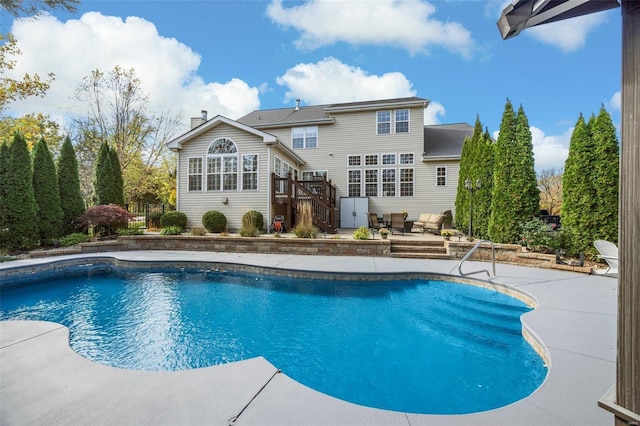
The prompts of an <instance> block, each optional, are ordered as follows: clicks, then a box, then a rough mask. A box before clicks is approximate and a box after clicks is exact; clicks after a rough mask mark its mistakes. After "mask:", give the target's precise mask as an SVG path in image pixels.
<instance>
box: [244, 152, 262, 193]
mask: <svg viewBox="0 0 640 426" xmlns="http://www.w3.org/2000/svg"><path fill="white" fill-rule="evenodd" d="M257 189H258V154H244V155H243V156H242V190H243V191H244V190H257Z"/></svg>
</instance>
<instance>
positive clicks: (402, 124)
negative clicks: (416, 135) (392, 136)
mask: <svg viewBox="0 0 640 426" xmlns="http://www.w3.org/2000/svg"><path fill="white" fill-rule="evenodd" d="M395 113H396V133H409V110H408V109H399V110H396V111H395Z"/></svg>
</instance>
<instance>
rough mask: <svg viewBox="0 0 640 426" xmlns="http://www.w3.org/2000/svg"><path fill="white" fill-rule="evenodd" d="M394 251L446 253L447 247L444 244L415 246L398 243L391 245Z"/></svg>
mask: <svg viewBox="0 0 640 426" xmlns="http://www.w3.org/2000/svg"><path fill="white" fill-rule="evenodd" d="M391 252H392V253H396V252H398V253H446V252H447V249H446V248H445V247H444V246H440V247H437V246H414V245H406V244H402V245H400V244H398V245H395V244H394V245H392V246H391Z"/></svg>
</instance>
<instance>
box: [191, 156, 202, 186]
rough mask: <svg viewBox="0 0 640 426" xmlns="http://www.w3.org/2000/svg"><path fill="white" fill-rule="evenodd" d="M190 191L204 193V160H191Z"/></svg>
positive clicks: (198, 158) (199, 158)
mask: <svg viewBox="0 0 640 426" xmlns="http://www.w3.org/2000/svg"><path fill="white" fill-rule="evenodd" d="M189 191H202V158H201V157H197V158H189Z"/></svg>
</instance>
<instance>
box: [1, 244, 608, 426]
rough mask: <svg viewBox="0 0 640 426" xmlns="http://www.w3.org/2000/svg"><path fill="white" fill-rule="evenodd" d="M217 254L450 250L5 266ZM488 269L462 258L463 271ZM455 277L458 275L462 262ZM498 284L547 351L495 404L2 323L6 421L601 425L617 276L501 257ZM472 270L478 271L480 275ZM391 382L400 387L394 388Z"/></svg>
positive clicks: (394, 265) (345, 266)
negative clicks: (136, 367)
mask: <svg viewBox="0 0 640 426" xmlns="http://www.w3.org/2000/svg"><path fill="white" fill-rule="evenodd" d="M78 257H80V258H87V259H90V258H95V257H113V258H116V259H121V260H131V261H136V260H140V261H198V262H206V261H214V262H226V263H239V264H246V265H254V266H264V267H275V268H282V269H292V270H304V271H326V272H346V273H354V272H355V273H358V272H366V273H387V272H389V273H393V272H426V273H435V274H449V273H450V271H451V270H452V269H454V268H455V266H456V265H457V261H452V260H417V259H397V258H386V257H336V256H308V255H270V254H259V255H256V254H252V253H206V252H178V251H136V252H114V253H101V254H96V255H76V256H58V257H55V258H40V259H26V260H18V261H13V262H5V263H0V274H2V272H3V269H5V270H6V269H8V268H14V267H18V266H33V265H38V264H46V263H50V262H57V261H60V260H63V259H76V258H78ZM480 269H488V270H490V269H491V265H490V264H488V263H482V262H466V263H465V265H464V266H463V271H477V270H480ZM452 275H457V270H455V271H454V272H453V273H452ZM496 275H497V277H496V278H493V279H492V281H493V282H494V283H499V284H504V285H507V286H511V287H514V288H516V289H518V290H521V291H523V292H526V293H528V294H530V295H532V296H533V297H534V298H535V299H536V300H537V301H538V308H537V309H535V310H534V311H531V312H529V313H527V314H525V315H524V316H523V322H524V323H525V324H526V326H527V327H528V328H529V329H530V330H531V331H532V333H533V334H534V335H535V336H537V338H538V339H539V340H540V341H541V342H542V344H543V346H544V348H545V349H546V351H547V352H548V354H549V356H550V366H549V367H550V368H549V374H548V377H547V379H546V381H545V382H544V384H543V385H542V386H541V387H540V388H539V389H538V390H537V391H536V392H534V393H533V394H532V395H531V396H529V397H528V398H525V399H524V400H521V401H519V402H516V403H514V404H511V405H509V406H507V407H503V408H500V409H496V410H491V411H486V412H482V413H475V414H465V415H450V416H444V415H423V414H410V413H401V412H392V411H385V410H379V409H374V408H367V407H363V406H359V405H355V404H351V403H348V402H344V401H341V400H338V399H336V398H333V397H330V396H327V395H324V394H321V393H319V392H316V391H314V390H312V389H310V388H307V387H305V386H303V385H301V384H299V383H297V382H295V381H293V380H292V379H290V378H289V377H287V376H286V375H285V374H283V373H279V372H278V370H277V366H273V365H272V364H270V363H269V362H268V360H265V359H264V358H261V357H258V358H253V359H249V360H245V361H241V362H236V363H232V364H226V365H220V366H215V367H208V368H202V369H196V370H188V371H177V372H145V371H130V370H122V369H117V368H112V367H107V366H104V365H101V364H97V363H94V362H92V361H89V360H87V359H85V358H83V357H81V356H79V355H77V354H76V353H75V352H73V350H71V349H70V348H69V346H68V338H69V334H68V329H67V328H66V327H64V326H61V325H59V324H54V323H47V322H33V321H1V322H0V404H1V406H0V424H2V425H28V424H34V425H35V424H65V425H75V424H92V425H98V424H105V425H107V424H109V425H111V424H131V425H133V424H136V425H140V424H154V425H158V424H166V425H183V424H185V425H186V424H197V425H200V424H208V425H229V424H234V425H413V426H415V425H467V424H468V425H472V424H473V425H606V424H612V423H613V416H612V415H611V414H610V413H608V412H607V411H605V410H603V409H601V408H599V407H598V404H597V403H598V400H599V399H600V398H601V397H602V396H603V395H604V394H605V392H606V391H607V390H608V389H609V388H610V387H611V386H613V384H614V383H615V369H616V364H615V361H616V317H617V314H616V311H617V280H616V279H613V278H609V277H604V276H598V275H584V274H578V273H573V272H565V271H558V270H548V269H536V268H528V267H520V266H513V265H505V264H496ZM473 277H475V278H478V279H482V278H483V275H479V274H478V275H474V276H473ZM394 391H402V390H401V389H399V390H394Z"/></svg>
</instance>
